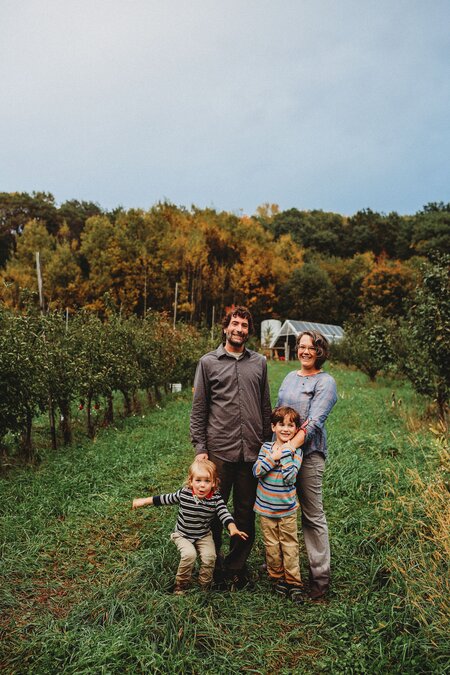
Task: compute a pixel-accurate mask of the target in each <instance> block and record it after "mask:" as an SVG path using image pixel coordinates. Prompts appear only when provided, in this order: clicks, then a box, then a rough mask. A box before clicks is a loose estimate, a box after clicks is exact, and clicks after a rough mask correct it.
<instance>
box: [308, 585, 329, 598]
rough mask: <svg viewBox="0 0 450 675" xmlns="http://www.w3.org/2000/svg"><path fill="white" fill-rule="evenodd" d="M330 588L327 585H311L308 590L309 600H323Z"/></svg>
mask: <svg viewBox="0 0 450 675" xmlns="http://www.w3.org/2000/svg"><path fill="white" fill-rule="evenodd" d="M329 590H330V587H329V586H322V587H320V586H311V588H310V590H309V593H308V595H309V599H310V600H323V599H324V598H325V597H326V596H327V594H328V591H329Z"/></svg>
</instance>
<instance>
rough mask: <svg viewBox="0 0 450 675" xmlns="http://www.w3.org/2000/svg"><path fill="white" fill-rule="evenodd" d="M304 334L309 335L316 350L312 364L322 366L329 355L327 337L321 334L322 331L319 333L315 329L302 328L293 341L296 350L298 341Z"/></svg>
mask: <svg viewBox="0 0 450 675" xmlns="http://www.w3.org/2000/svg"><path fill="white" fill-rule="evenodd" d="M304 335H309V337H310V338H311V340H312V341H313V345H314V347H315V350H316V360H315V363H314V365H315V366H316V367H317V368H322V366H323V364H324V363H325V361H326V360H327V358H328V357H329V355H330V344H329V342H328V340H327V338H326V337H325V336H324V335H322V333H319V332H318V331H316V330H304V331H303V332H302V333H300V334H299V335H298V336H297V340H296V343H295V346H296V348H297V351H298V348H299V346H300V341H301V339H302V337H303V336H304Z"/></svg>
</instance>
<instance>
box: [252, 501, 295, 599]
mask: <svg viewBox="0 0 450 675" xmlns="http://www.w3.org/2000/svg"><path fill="white" fill-rule="evenodd" d="M260 523H261V532H262V535H263V539H264V545H265V547H266V563H267V572H268V574H269V576H270V577H271V578H272V579H274V580H280V581H286V583H288V584H292V585H295V586H299V585H300V584H301V583H302V580H301V576H300V561H299V551H298V534H297V511H294V513H291V514H290V515H288V516H284V517H283V518H267V517H266V516H261V519H260Z"/></svg>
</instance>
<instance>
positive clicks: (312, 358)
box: [297, 335, 317, 370]
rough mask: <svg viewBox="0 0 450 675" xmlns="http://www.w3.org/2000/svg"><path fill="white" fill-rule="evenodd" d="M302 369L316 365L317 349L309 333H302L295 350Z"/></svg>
mask: <svg viewBox="0 0 450 675" xmlns="http://www.w3.org/2000/svg"><path fill="white" fill-rule="evenodd" d="M297 356H298V360H299V361H300V363H301V364H302V368H303V370H313V369H314V368H315V365H316V358H317V351H316V348H315V347H314V342H313V339H312V337H311V336H310V335H302V337H301V339H300V344H299V346H298V351H297Z"/></svg>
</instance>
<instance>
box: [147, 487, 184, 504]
mask: <svg viewBox="0 0 450 675" xmlns="http://www.w3.org/2000/svg"><path fill="white" fill-rule="evenodd" d="M180 493H181V488H180V489H179V490H177V491H176V492H169V493H168V494H165V495H157V496H156V497H153V506H169V505H172V504H179V503H180Z"/></svg>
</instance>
